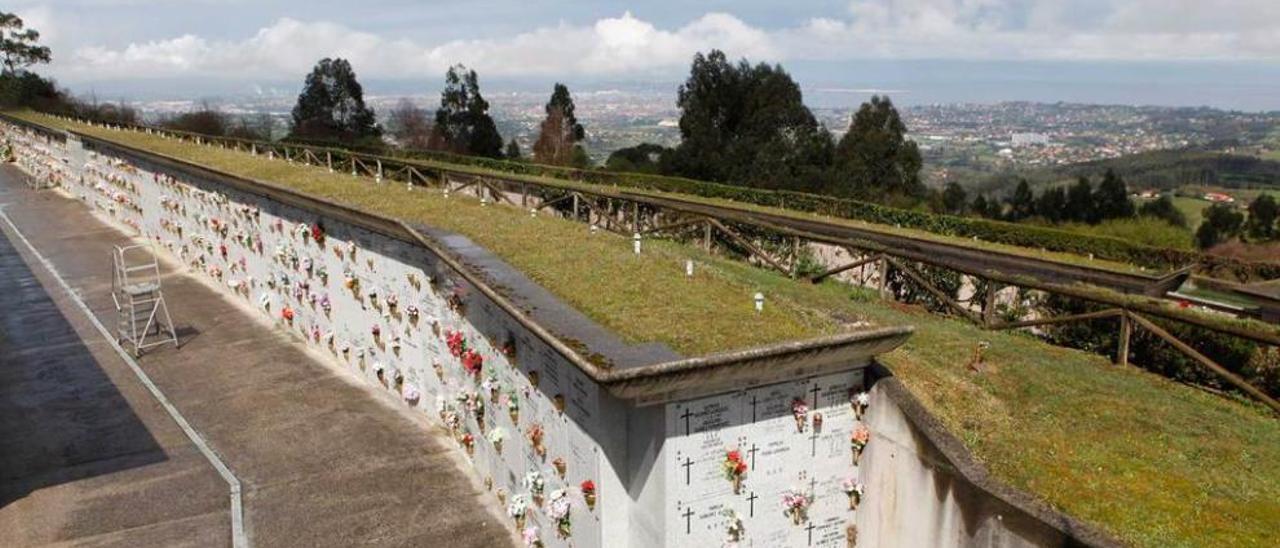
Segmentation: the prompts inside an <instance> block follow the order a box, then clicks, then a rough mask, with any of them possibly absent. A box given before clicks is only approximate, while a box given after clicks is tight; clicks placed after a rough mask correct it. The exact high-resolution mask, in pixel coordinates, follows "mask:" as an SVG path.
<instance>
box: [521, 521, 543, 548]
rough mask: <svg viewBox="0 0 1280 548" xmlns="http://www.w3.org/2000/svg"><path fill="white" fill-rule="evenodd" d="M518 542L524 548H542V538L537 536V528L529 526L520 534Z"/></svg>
mask: <svg viewBox="0 0 1280 548" xmlns="http://www.w3.org/2000/svg"><path fill="white" fill-rule="evenodd" d="M520 540H521V541H523V542H524V548H542V537H541V536H539V535H538V526H537V525H530V526H529V527H526V528H525V529H524V530H523V531H521V532H520Z"/></svg>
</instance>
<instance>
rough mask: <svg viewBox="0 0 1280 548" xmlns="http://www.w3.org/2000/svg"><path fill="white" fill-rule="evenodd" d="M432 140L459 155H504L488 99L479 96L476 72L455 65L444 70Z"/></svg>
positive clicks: (434, 143)
mask: <svg viewBox="0 0 1280 548" xmlns="http://www.w3.org/2000/svg"><path fill="white" fill-rule="evenodd" d="M432 141H433V146H435V147H437V148H442V149H444V150H449V151H451V152H456V153H458V154H470V155H473V156H487V157H490V158H501V157H502V145H503V142H502V136H501V135H499V134H498V127H497V126H496V125H494V123H493V118H491V117H490V116H489V102H488V101H485V100H484V97H483V96H481V95H480V84H479V81H478V79H477V77H476V71H474V70H468V69H467V67H465V66H463V65H455V66H452V67H449V71H448V72H446V73H445V77H444V91H442V92H441V93H440V108H439V109H436V125H435V133H434V135H433V137H432Z"/></svg>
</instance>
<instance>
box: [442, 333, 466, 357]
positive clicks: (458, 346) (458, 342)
mask: <svg viewBox="0 0 1280 548" xmlns="http://www.w3.org/2000/svg"><path fill="white" fill-rule="evenodd" d="M445 343H446V344H448V345H449V353H450V354H453V357H455V358H457V357H459V356H461V355H462V353H463V352H464V351H466V349H467V341H466V340H465V339H463V338H462V332H461V331H450V332H449V333H448V334H446V335H445Z"/></svg>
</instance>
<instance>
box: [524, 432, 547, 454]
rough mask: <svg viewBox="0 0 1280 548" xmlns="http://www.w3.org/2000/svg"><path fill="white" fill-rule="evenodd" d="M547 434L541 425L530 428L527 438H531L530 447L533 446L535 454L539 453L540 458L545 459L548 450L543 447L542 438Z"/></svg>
mask: <svg viewBox="0 0 1280 548" xmlns="http://www.w3.org/2000/svg"><path fill="white" fill-rule="evenodd" d="M545 434H546V433H545V432H543V430H542V425H541V424H534V425H531V426H529V430H528V432H526V436H527V437H528V438H529V445H531V446H533V452H534V453H537V454H538V456H539V457H542V458H543V459H546V458H547V448H546V446H544V445H542V437H543V435H545Z"/></svg>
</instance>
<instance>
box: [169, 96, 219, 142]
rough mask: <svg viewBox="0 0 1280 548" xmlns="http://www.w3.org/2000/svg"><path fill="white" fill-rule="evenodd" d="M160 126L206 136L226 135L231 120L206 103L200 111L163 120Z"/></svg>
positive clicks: (196, 110)
mask: <svg viewBox="0 0 1280 548" xmlns="http://www.w3.org/2000/svg"><path fill="white" fill-rule="evenodd" d="M160 125H162V126H164V127H167V128H170V129H176V130H179V131H188V132H191V133H200V134H204V135H226V134H227V131H228V128H229V127H230V126H231V118H230V117H229V116H227V115H226V113H223V112H221V111H219V110H218V109H216V108H214V107H213V106H211V105H210V104H209V103H207V102H205V103H201V105H200V108H198V109H195V110H192V111H189V112H184V113H181V114H178V115H176V116H173V117H171V118H169V119H167V120H163V121H162V122H161V123H160Z"/></svg>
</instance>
